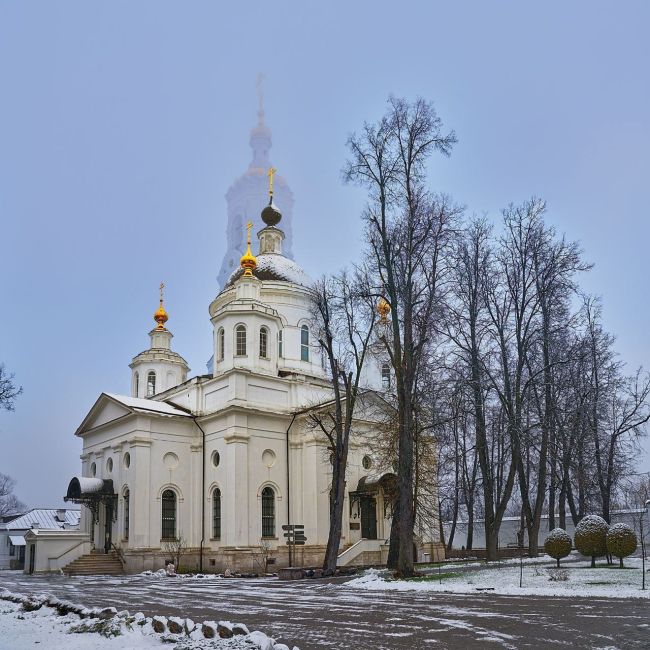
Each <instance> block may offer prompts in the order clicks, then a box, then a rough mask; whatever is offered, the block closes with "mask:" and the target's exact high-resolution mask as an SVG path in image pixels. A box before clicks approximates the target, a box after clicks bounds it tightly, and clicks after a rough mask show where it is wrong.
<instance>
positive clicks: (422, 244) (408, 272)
mask: <svg viewBox="0 0 650 650" xmlns="http://www.w3.org/2000/svg"><path fill="white" fill-rule="evenodd" d="M455 142H456V138H455V135H454V134H453V132H451V133H448V134H443V133H442V122H441V120H440V118H439V117H438V116H437V114H436V112H435V110H434V108H433V106H432V105H431V104H430V103H428V102H426V101H424V100H421V99H420V100H417V101H415V102H413V103H408V102H406V101H405V100H402V99H396V98H394V97H391V98H390V99H389V102H388V111H387V113H386V115H385V116H384V117H383V118H382V119H381V120H380V121H379V122H378V123H377V124H375V125H369V124H366V125H365V126H364V129H363V132H362V133H361V134H360V135H358V136H357V135H353V136H352V137H351V138H350V139H349V141H348V147H349V149H350V153H351V158H350V159H349V161H348V162H347V164H346V166H345V168H344V176H345V178H346V179H347V180H348V181H349V182H354V183H358V184H360V185H363V186H364V187H366V188H368V190H369V198H370V200H369V204H368V208H367V210H366V212H365V221H366V230H367V235H368V240H369V242H370V261H371V264H372V266H373V271H374V274H375V276H376V278H377V284H378V288H379V291H380V293H381V294H382V295H383V296H384V297H385V299H386V300H387V301H388V304H389V305H390V315H391V332H390V335H389V336H387V337H385V339H384V341H385V345H386V349H387V352H388V354H389V356H390V359H391V363H392V366H393V370H394V373H395V389H396V390H395V392H396V399H397V413H398V486H397V491H398V497H397V503H396V512H395V514H394V517H393V526H394V527H395V526H396V527H397V530H398V535H397V536H395V535H393V534H391V551H390V553H389V563H390V564H393V565H395V566H396V568H397V572H398V574H399V575H402V576H409V575H412V574H413V526H414V504H413V481H414V453H413V451H414V433H415V431H414V422H413V418H414V412H415V411H416V410H417V404H416V381H417V376H418V372H419V370H420V365H421V361H422V359H423V358H424V356H425V354H426V349H425V348H426V345H427V342H428V341H429V340H430V335H431V332H432V329H431V323H432V321H433V319H434V317H435V312H436V307H437V306H438V298H439V296H438V292H439V280H440V274H441V268H442V265H441V263H440V262H441V259H440V258H441V251H442V249H443V248H444V246H445V244H446V240H447V237H448V233H449V230H450V227H451V222H452V220H453V216H454V215H455V214H456V210H455V209H454V208H452V207H451V206H450V204H449V202H448V201H447V200H446V199H445V198H437V199H436V198H434V197H432V196H431V194H430V193H428V192H427V191H426V189H425V164H426V161H427V160H428V158H429V157H430V155H431V154H432V153H433V152H434V151H438V152H440V153H442V154H444V155H449V153H450V152H451V148H452V147H453V145H454V144H455ZM395 556H397V557H395ZM395 560H396V562H395Z"/></svg>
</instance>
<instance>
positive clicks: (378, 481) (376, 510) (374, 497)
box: [350, 472, 397, 540]
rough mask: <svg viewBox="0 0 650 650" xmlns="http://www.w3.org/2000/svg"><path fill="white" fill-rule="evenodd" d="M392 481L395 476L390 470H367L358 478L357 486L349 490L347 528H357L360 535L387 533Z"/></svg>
mask: <svg viewBox="0 0 650 650" xmlns="http://www.w3.org/2000/svg"><path fill="white" fill-rule="evenodd" d="M396 482H397V477H396V476H395V474H393V473H390V472H387V473H384V474H370V475H368V476H364V477H362V478H361V479H359V483H358V485H357V489H356V490H355V491H354V492H350V530H351V531H353V530H359V532H360V538H361V539H367V540H384V539H388V537H389V536H390V527H391V522H392V518H393V502H394V499H395V492H396V490H395V488H396ZM357 535H359V533H357ZM352 539H353V540H354V538H352Z"/></svg>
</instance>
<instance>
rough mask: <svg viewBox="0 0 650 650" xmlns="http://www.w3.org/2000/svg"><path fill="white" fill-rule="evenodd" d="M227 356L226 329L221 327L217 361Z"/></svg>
mask: <svg viewBox="0 0 650 650" xmlns="http://www.w3.org/2000/svg"><path fill="white" fill-rule="evenodd" d="M225 357H226V331H225V330H224V328H223V327H220V328H219V329H218V331H217V361H223V360H224V359H225Z"/></svg>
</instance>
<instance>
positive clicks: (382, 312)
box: [377, 296, 390, 325]
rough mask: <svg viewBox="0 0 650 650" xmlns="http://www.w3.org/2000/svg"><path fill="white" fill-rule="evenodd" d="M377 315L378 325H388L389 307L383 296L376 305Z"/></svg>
mask: <svg viewBox="0 0 650 650" xmlns="http://www.w3.org/2000/svg"><path fill="white" fill-rule="evenodd" d="M377 313H378V314H379V324H380V325H388V314H389V313H390V305H389V304H388V301H387V300H386V298H384V297H383V296H382V297H381V298H380V299H379V302H378V303H377Z"/></svg>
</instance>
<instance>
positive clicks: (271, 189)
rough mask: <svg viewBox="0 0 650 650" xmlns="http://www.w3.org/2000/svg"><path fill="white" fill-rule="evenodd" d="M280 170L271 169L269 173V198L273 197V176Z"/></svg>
mask: <svg viewBox="0 0 650 650" xmlns="http://www.w3.org/2000/svg"><path fill="white" fill-rule="evenodd" d="M277 171H278V170H277V169H276V168H275V167H271V168H270V169H269V171H268V172H266V173H267V175H268V177H269V196H273V176H275V173H276V172H277Z"/></svg>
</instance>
